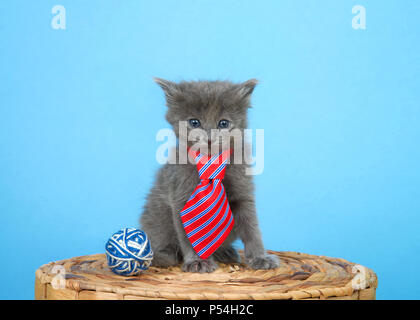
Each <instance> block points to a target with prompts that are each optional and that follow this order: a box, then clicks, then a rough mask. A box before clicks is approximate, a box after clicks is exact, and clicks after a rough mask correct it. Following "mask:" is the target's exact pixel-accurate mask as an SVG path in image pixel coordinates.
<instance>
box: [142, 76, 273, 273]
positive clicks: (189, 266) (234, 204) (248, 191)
mask: <svg viewBox="0 0 420 320" xmlns="http://www.w3.org/2000/svg"><path fill="white" fill-rule="evenodd" d="M155 81H156V82H157V83H158V84H159V85H160V87H161V88H162V89H163V91H164V93H165V97H166V104H167V106H168V110H167V113H166V120H167V121H168V122H169V123H170V124H171V125H172V127H173V129H174V131H175V134H176V135H177V138H178V139H180V138H186V137H180V136H179V125H180V121H186V122H187V123H188V131H187V132H188V133H190V131H191V130H195V131H199V132H200V130H201V131H202V132H203V133H206V134H207V135H203V136H205V137H206V139H205V141H201V140H200V139H201V137H200V136H199V137H198V143H202V144H204V145H207V146H213V145H215V144H216V145H217V144H220V145H221V143H222V141H220V140H223V139H219V138H218V137H215V136H214V135H212V134H211V132H210V130H211V129H219V130H220V129H221V128H223V130H225V131H226V130H228V131H230V130H233V129H239V130H241V131H242V132H243V130H244V129H245V128H246V127H247V109H248V108H249V107H250V97H251V94H252V92H253V90H254V88H255V85H256V84H257V81H256V80H254V79H252V80H248V81H246V82H244V83H241V84H234V83H231V82H228V81H191V82H185V81H183V82H180V83H174V82H171V81H167V80H163V79H155ZM213 131H214V130H213ZM207 137H210V138H207ZM191 143H192V142H188V145H189V146H191ZM230 143H232V141H230V142H229V144H230ZM229 144H228V145H229ZM221 146H222V145H221ZM209 149H210V148H209ZM222 149H223V146H222ZM175 152H176V156H179V155H178V150H176V151H175ZM235 163H236V161H231V164H229V165H228V166H227V167H226V172H225V177H224V179H223V181H222V182H223V185H224V186H225V190H226V194H227V198H228V200H229V204H230V208H231V210H232V214H233V217H234V226H233V229H232V231H231V232H230V234H229V236H228V237H227V238H226V240H225V241H224V243H223V244H222V245H221V246H220V247H219V248H218V249H217V250H216V251H215V252H214V253H213V255H212V256H210V257H209V258H208V259H205V260H203V259H201V258H200V257H199V256H198V255H197V254H196V252H195V251H194V249H193V247H192V245H191V243H190V242H189V240H188V238H187V235H186V233H185V230H184V228H183V225H182V222H181V217H180V211H181V209H182V208H183V207H184V205H185V204H186V202H187V200H188V198H189V197H190V196H191V194H192V192H193V191H194V189H195V187H196V186H197V185H198V184H199V182H200V180H199V177H198V173H197V168H196V166H195V165H194V164H191V163H189V162H188V164H179V163H178V164H165V165H164V166H163V167H162V168H161V169H160V170H159V171H158V173H157V176H156V180H155V183H154V186H153V187H152V189H151V191H150V193H149V195H148V197H147V200H146V204H145V206H144V211H143V214H142V216H141V218H140V225H141V229H142V230H144V231H145V232H146V233H147V235H148V237H149V239H150V242H151V245H152V249H153V252H154V258H153V262H152V264H153V265H154V266H160V267H168V266H173V265H177V264H179V263H181V262H182V263H183V264H182V270H183V271H187V272H212V271H214V270H215V269H216V268H217V264H216V261H218V262H223V263H232V262H239V260H240V257H239V255H238V253H237V251H236V250H235V249H234V248H233V246H232V242H233V241H234V240H235V239H237V238H238V237H239V238H240V239H241V240H242V241H243V243H244V249H245V250H244V256H245V261H244V262H245V263H247V264H248V265H249V266H250V267H251V268H253V269H271V268H276V267H278V266H279V261H278V259H277V257H276V256H274V255H270V254H267V253H266V252H265V250H264V246H263V243H262V239H261V233H260V230H259V227H258V221H257V215H256V209H255V199H254V194H253V192H254V186H253V181H252V176H250V175H246V174H245V168H246V164H235ZM242 163H244V162H242Z"/></svg>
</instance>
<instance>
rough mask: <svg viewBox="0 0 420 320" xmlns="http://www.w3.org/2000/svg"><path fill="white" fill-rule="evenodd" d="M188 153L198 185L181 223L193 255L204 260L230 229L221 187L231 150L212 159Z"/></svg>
mask: <svg viewBox="0 0 420 320" xmlns="http://www.w3.org/2000/svg"><path fill="white" fill-rule="evenodd" d="M189 152H190V154H191V156H192V157H193V158H194V159H195V162H196V165H197V170H198V175H199V177H200V180H201V181H200V183H199V185H198V186H197V187H196V188H195V190H194V192H193V193H192V195H191V197H190V198H189V200H188V201H187V203H186V204H185V206H184V208H183V209H182V211H181V212H180V214H181V220H182V224H183V226H184V229H185V232H186V233H187V237H188V239H189V240H190V242H191V244H192V246H193V248H194V250H195V252H196V253H197V255H198V256H199V257H200V258H202V259H207V258H208V257H209V256H210V255H211V254H212V253H213V252H214V251H215V250H216V249H217V248H218V247H219V246H220V245H221V244H222V243H223V241H224V240H225V239H226V237H227V236H228V235H229V232H230V230H231V229H232V227H233V215H232V212H231V211H230V206H229V202H228V200H227V197H226V192H225V188H224V186H223V184H222V179H223V177H224V175H225V170H226V165H227V161H228V158H229V155H230V150H226V151H223V152H221V153H219V154H217V155H215V156H212V157H211V156H205V155H202V154H200V153H199V152H198V151H197V152H194V151H191V150H190V151H189Z"/></svg>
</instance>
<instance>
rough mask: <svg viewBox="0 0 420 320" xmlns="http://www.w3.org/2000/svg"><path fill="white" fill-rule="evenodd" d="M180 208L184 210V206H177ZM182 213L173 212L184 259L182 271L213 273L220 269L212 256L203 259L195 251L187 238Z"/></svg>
mask: <svg viewBox="0 0 420 320" xmlns="http://www.w3.org/2000/svg"><path fill="white" fill-rule="evenodd" d="M178 207H180V208H182V207H183V205H181V206H176V208H178ZM180 211H181V209H179V210H178V209H175V210H173V211H172V219H173V222H174V226H175V231H176V234H177V238H178V242H179V246H180V249H181V252H182V255H183V259H184V262H183V264H182V271H184V272H199V273H205V272H213V271H214V270H216V269H217V267H218V266H217V264H216V262H215V261H214V259H213V257H212V256H210V257H209V258H208V259H201V258H200V257H199V256H198V255H197V253H196V252H195V251H194V249H193V247H192V245H191V242H190V241H189V240H188V238H187V235H186V233H185V230H184V226H183V225H182V221H181V216H180V214H179V212H180Z"/></svg>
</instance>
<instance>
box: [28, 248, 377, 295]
mask: <svg viewBox="0 0 420 320" xmlns="http://www.w3.org/2000/svg"><path fill="white" fill-rule="evenodd" d="M269 252H270V253H273V254H276V255H277V256H279V258H280V259H281V261H282V264H281V267H280V268H277V269H273V270H252V269H249V268H248V267H246V266H245V265H243V264H231V265H224V264H220V268H219V269H217V270H216V271H215V272H213V273H206V274H197V273H185V272H182V271H181V269H180V268H179V267H170V268H167V269H163V268H156V267H151V268H150V269H149V270H147V271H145V272H143V273H142V274H140V275H139V276H135V277H123V276H118V275H115V274H113V273H112V272H111V271H110V270H109V268H108V266H107V263H106V259H105V255H104V254H96V255H89V256H82V257H76V258H71V259H67V260H62V261H58V262H51V263H48V264H46V265H43V266H42V267H40V268H39V269H38V270H37V271H36V280H35V298H36V299H38V300H44V299H48V300H50V299H66V300H68V299H71V300H75V299H76V300H86V299H89V300H103V299H119V300H131V299H138V300H147V299H212V300H217V299H229V300H237V299H241V300H242V299H258V300H260V299H306V300H309V299H311V300H313V299H334V300H368V299H375V291H376V287H377V277H376V274H375V273H374V272H373V271H372V270H370V269H368V268H365V267H362V266H359V265H355V264H354V263H351V262H348V261H346V260H343V259H337V258H329V257H324V256H314V255H308V254H303V253H295V252H274V251H269ZM240 254H241V255H242V254H243V253H242V252H241V253H240ZM63 271H64V272H63ZM60 279H61V280H60Z"/></svg>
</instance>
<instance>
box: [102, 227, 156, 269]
mask: <svg viewBox="0 0 420 320" xmlns="http://www.w3.org/2000/svg"><path fill="white" fill-rule="evenodd" d="M105 252H106V256H107V261H108V266H109V267H110V269H111V270H112V271H113V272H115V273H116V274H119V275H124V276H133V275H137V274H139V273H140V272H141V271H143V270H146V269H147V268H149V266H150V264H151V262H152V259H153V251H152V248H151V246H150V242H149V239H148V238H147V235H146V233H145V232H144V231H142V230H139V229H134V228H125V229H121V230H120V231H118V232H116V233H114V234H113V235H112V236H111V238H110V239H109V240H108V242H107V243H106V245H105Z"/></svg>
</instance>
